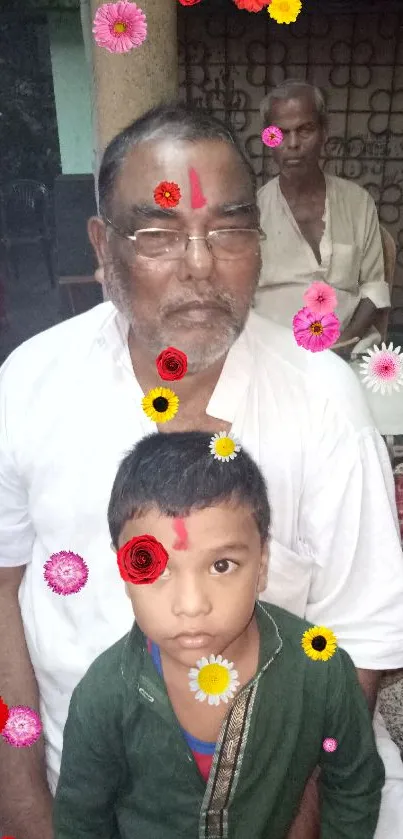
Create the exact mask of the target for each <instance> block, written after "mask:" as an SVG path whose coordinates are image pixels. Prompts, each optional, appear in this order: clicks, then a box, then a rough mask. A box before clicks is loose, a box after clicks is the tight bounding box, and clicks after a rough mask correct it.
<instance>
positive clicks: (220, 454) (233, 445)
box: [210, 431, 241, 462]
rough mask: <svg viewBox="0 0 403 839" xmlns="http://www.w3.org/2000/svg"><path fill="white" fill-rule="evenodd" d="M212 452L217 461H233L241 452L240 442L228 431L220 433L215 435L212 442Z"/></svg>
mask: <svg viewBox="0 0 403 839" xmlns="http://www.w3.org/2000/svg"><path fill="white" fill-rule="evenodd" d="M210 451H211V454H213V455H214V459H215V460H223V461H227V462H228V461H229V460H233V459H234V457H236V456H237V454H238V452H240V451H241V446H240V444H239V442H238V440H237V439H236V438H235V437H234V436H233V435H232V434H231V432H230V433H229V434H227V432H226V431H219V432H218V433H217V434H213V436H212V438H211V440H210Z"/></svg>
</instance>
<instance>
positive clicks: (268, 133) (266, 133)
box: [262, 125, 284, 149]
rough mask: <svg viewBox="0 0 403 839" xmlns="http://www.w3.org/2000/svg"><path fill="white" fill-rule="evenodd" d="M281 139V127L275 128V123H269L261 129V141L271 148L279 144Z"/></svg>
mask: <svg viewBox="0 0 403 839" xmlns="http://www.w3.org/2000/svg"><path fill="white" fill-rule="evenodd" d="M283 139H284V137H283V132H282V130H281V128H277V125H269V126H268V128H264V129H263V131H262V141H263V143H264V144H265V146H269V147H270V148H271V149H275V148H276V146H280V145H281V143H282V142H283Z"/></svg>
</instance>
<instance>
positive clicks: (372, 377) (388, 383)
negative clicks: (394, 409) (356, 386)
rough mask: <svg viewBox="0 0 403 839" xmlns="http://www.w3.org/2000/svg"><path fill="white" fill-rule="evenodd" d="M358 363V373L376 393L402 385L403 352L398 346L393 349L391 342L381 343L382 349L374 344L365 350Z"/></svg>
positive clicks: (390, 390)
mask: <svg viewBox="0 0 403 839" xmlns="http://www.w3.org/2000/svg"><path fill="white" fill-rule="evenodd" d="M367 353H368V355H364V356H363V363H362V364H360V368H361V369H360V373H361V376H363V382H365V384H366V386H367V387H368V388H370V389H371V390H373V391H374V393H376V392H377V391H378V390H380V391H381V393H382V395H383V394H384V393H392V391H394V390H400V388H401V386H402V385H403V353H401V352H400V347H395V349H393V344H389V346H388V348H387V349H386V344H382V349H380V348H379V347H376V346H374V348H373V349H372V350H367Z"/></svg>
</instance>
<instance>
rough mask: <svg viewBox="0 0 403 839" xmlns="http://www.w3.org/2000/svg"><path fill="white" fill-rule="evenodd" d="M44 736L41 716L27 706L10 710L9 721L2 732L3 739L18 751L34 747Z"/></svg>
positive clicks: (19, 706) (16, 706)
mask: <svg viewBox="0 0 403 839" xmlns="http://www.w3.org/2000/svg"><path fill="white" fill-rule="evenodd" d="M41 734H42V723H41V721H40V718H39V715H38V714H37V713H36V711H33V710H32V708H27V707H26V706H25V705H15V706H14V707H13V708H10V713H9V716H8V720H7V722H6V724H5V726H4V728H3V731H2V732H1V736H2V737H3V739H4V740H5V741H6V742H7V743H8V744H9V745H10V746H14V747H15V748H16V749H24V748H27V747H28V746H32V745H33V744H34V743H36V741H37V740H39V738H40V736H41Z"/></svg>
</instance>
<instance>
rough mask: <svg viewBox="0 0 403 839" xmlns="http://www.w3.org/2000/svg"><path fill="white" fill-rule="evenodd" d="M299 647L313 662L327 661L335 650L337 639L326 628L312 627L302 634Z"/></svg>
mask: <svg viewBox="0 0 403 839" xmlns="http://www.w3.org/2000/svg"><path fill="white" fill-rule="evenodd" d="M301 646H302V649H303V651H304V653H305V655H307V656H308V658H312V660H313V661H328V660H329V658H332V656H333V655H334V654H335V652H336V650H337V638H336V636H335V634H334V633H333V632H332V630H331V629H327V627H326V626H313V627H312V628H311V629H307V630H306V632H304V634H303V636H302V640H301Z"/></svg>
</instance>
